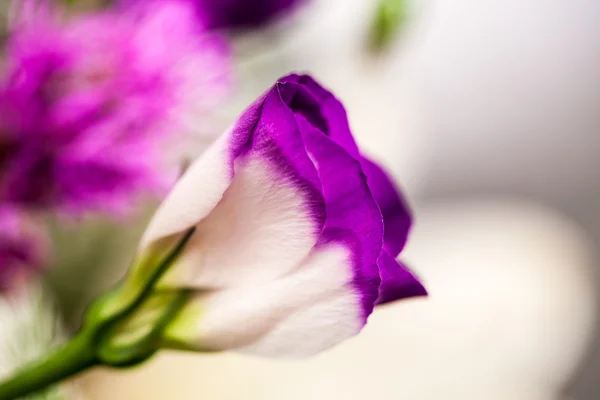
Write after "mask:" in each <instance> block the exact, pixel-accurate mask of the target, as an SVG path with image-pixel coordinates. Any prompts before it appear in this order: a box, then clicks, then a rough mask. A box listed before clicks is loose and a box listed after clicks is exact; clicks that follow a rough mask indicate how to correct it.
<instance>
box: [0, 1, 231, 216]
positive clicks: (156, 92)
mask: <svg viewBox="0 0 600 400" xmlns="http://www.w3.org/2000/svg"><path fill="white" fill-rule="evenodd" d="M15 4H16V5H15V8H16V12H15V13H13V14H14V18H13V19H14V20H13V21H11V22H12V26H13V29H12V31H11V34H10V36H9V38H8V41H7V44H6V46H7V47H6V51H5V53H6V54H5V61H4V65H3V69H2V73H1V75H0V201H3V202H9V203H13V204H19V205H22V206H27V207H36V208H46V207H56V208H57V209H60V210H61V211H66V212H75V213H80V212H82V211H88V210H102V211H114V212H122V211H124V210H126V209H127V208H128V207H129V206H130V205H131V203H132V201H133V197H134V196H135V195H137V194H140V193H151V194H156V193H164V192H165V191H166V190H167V188H168V187H170V185H171V184H172V182H173V180H174V179H175V177H176V176H177V172H178V168H179V165H177V163H175V162H172V161H171V160H170V159H169V157H168V154H169V151H168V149H169V146H171V145H172V144H173V143H174V142H176V141H177V140H176V139H179V140H181V139H183V137H182V136H181V135H180V133H182V131H183V130H184V127H183V124H182V121H183V119H185V118H186V116H187V115H188V114H189V113H190V112H194V113H196V112H198V111H199V110H200V111H203V110H207V109H208V108H209V107H211V106H212V105H214V103H215V101H216V99H218V98H219V97H220V96H221V95H222V93H223V91H224V88H225V86H226V83H227V82H226V81H227V71H228V61H227V52H226V49H225V46H224V44H223V42H222V41H221V39H219V38H218V37H215V36H214V35H208V34H205V33H204V32H202V31H199V26H198V24H197V23H196V15H195V10H194V9H193V8H192V7H190V6H188V5H186V3H184V2H178V1H163V2H160V3H158V2H157V3H153V2H152V3H149V4H148V5H145V6H144V5H143V4H140V5H139V6H138V7H129V8H127V9H126V10H117V9H109V10H106V11H102V12H97V13H92V14H85V15H80V16H73V17H72V18H66V17H62V16H60V15H59V12H58V11H57V10H53V9H51V7H50V6H49V4H48V3H47V2H46V1H40V0H25V1H18V2H16V3H15Z"/></svg>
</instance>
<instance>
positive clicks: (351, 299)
mask: <svg viewBox="0 0 600 400" xmlns="http://www.w3.org/2000/svg"><path fill="white" fill-rule="evenodd" d="M352 279H353V274H352V257H351V253H350V252H349V251H348V250H347V249H346V248H345V247H343V246H341V245H330V246H328V247H323V248H321V249H318V250H315V251H314V252H313V253H311V255H310V256H309V257H308V258H307V259H306V260H305V262H304V263H303V264H302V265H300V266H299V267H298V269H297V270H296V271H295V272H294V273H292V274H290V275H287V276H285V277H283V278H281V279H278V280H276V281H273V282H270V283H268V284H263V285H257V286H253V287H245V288H235V289H228V290H220V291H213V292H209V293H204V294H198V295H197V296H196V298H195V299H194V300H193V302H192V303H191V304H190V305H189V306H188V308H189V309H190V310H194V312H195V313H196V322H195V323H194V324H192V325H190V316H189V314H187V313H185V312H184V313H183V314H182V315H185V318H182V319H181V320H176V321H174V324H173V326H172V327H171V328H169V329H168V330H167V333H166V335H167V337H169V338H170V339H175V340H179V341H181V340H182V339H183V340H190V339H192V338H193V340H194V343H193V344H192V347H194V346H195V347H197V348H199V349H212V350H225V349H237V350H239V351H245V352H251V353H254V354H260V355H265V356H274V357H277V356H278V357H301V356H308V355H312V354H315V353H317V352H319V351H322V350H324V349H326V348H329V347H331V346H333V345H335V344H336V343H338V342H340V341H342V340H344V339H346V338H348V337H349V336H352V335H354V334H356V333H358V332H359V331H360V329H361V328H362V326H363V325H364V318H363V316H362V308H361V307H362V306H361V298H360V294H359V293H357V292H356V290H355V289H354V288H353V286H352V284H351V281H352ZM189 329H192V330H193V331H191V332H190V331H189ZM186 330H187V331H186Z"/></svg>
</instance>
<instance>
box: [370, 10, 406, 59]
mask: <svg viewBox="0 0 600 400" xmlns="http://www.w3.org/2000/svg"><path fill="white" fill-rule="evenodd" d="M407 1H408V0H379V4H378V5H377V11H376V14H375V18H374V20H373V24H372V26H371V36H370V46H371V48H372V49H373V50H376V51H379V50H382V49H383V48H385V47H386V46H387V45H388V44H389V43H390V42H391V41H392V40H394V38H395V36H396V34H397V33H398V30H399V29H400V27H401V26H402V25H403V24H404V22H405V21H406V18H407V4H406V3H407Z"/></svg>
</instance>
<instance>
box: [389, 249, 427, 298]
mask: <svg viewBox="0 0 600 400" xmlns="http://www.w3.org/2000/svg"><path fill="white" fill-rule="evenodd" d="M377 264H378V266H379V273H380V275H381V286H380V287H379V297H378V299H377V305H381V304H385V303H390V302H392V301H396V300H400V299H406V298H410V297H418V296H427V291H426V290H425V288H424V287H423V285H422V284H421V282H419V280H418V279H417V278H416V277H415V276H414V275H413V274H412V273H411V272H410V271H409V270H408V269H406V267H404V266H403V265H401V264H400V263H398V261H396V260H395V259H394V257H392V256H390V254H389V253H388V252H387V251H386V250H383V251H382V252H381V255H380V256H379V259H378V260H377Z"/></svg>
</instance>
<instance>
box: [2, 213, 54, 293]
mask: <svg viewBox="0 0 600 400" xmlns="http://www.w3.org/2000/svg"><path fill="white" fill-rule="evenodd" d="M44 247H45V246H44V242H43V239H42V237H41V235H40V233H39V228H37V227H36V225H35V224H34V223H33V222H32V221H31V220H30V219H29V218H27V217H26V216H25V214H24V213H23V212H20V211H19V210H17V209H15V208H13V207H9V206H0V292H3V291H5V290H7V289H9V288H10V287H12V286H13V285H15V283H16V281H18V280H23V279H24V278H26V277H27V275H29V274H31V273H32V272H33V271H34V270H35V269H36V268H38V267H40V266H41V264H42V262H43V255H44Z"/></svg>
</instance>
